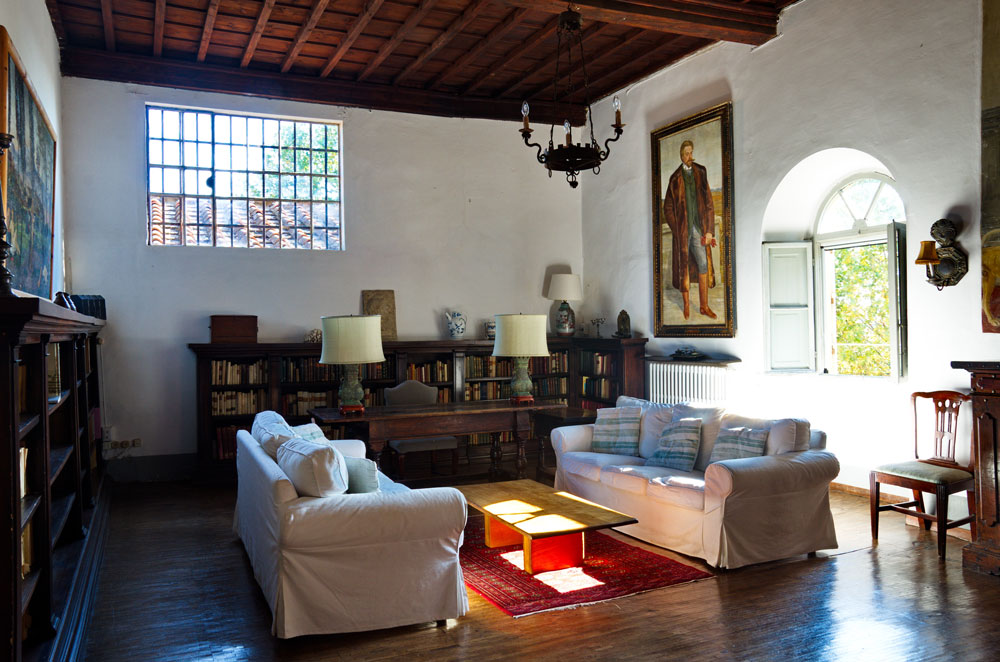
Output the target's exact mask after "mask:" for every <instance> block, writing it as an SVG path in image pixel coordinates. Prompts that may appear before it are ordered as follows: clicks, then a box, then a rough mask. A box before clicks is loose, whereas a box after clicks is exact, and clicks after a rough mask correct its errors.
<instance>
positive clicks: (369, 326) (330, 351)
mask: <svg viewBox="0 0 1000 662" xmlns="http://www.w3.org/2000/svg"><path fill="white" fill-rule="evenodd" d="M320 321H321V322H322V324H323V351H322V353H321V355H320V357H319V362H320V363H326V364H335V365H344V364H351V363H381V362H382V361H385V354H383V353H382V316H381V315H339V316H331V317H323V318H321V319H320Z"/></svg>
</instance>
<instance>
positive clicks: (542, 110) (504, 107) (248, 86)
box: [62, 49, 584, 125]
mask: <svg viewBox="0 0 1000 662" xmlns="http://www.w3.org/2000/svg"><path fill="white" fill-rule="evenodd" d="M62 73H63V75H64V76H77V77H81V78H96V79H99V80H114V81H120V82H123V83H142V84H146V85H160V86H164V87H175V88H179V89H185V90H199V91H204V92H222V93H228V94H246V95H251V96H262V97H267V98H271V99H286V100H289V101H305V102H311V103H322V104H331V105H337V106H350V107H357V108H379V109H383V110H395V111H399V112H409V113H418V114H424V115H438V116H441V117H479V118H483V119H496V120H506V119H510V118H517V117H520V107H521V102H520V101H516V100H505V101H497V100H495V99H485V98H476V97H459V96H457V95H454V94H447V93H443V92H428V91H426V90H418V89H414V88H406V87H393V86H391V85H379V84H375V83H358V82H355V81H339V80H334V79H331V78H324V79H318V78H316V77H314V76H298V75H295V74H290V73H286V74H280V73H277V72H262V71H253V70H248V69H236V68H233V67H224V66H218V65H211V64H198V63H195V62H181V61H167V60H165V59H163V58H152V57H148V56H140V55H127V54H123V53H107V52H104V51H99V50H91V49H69V50H67V51H65V52H64V53H63V58H62ZM531 116H532V118H537V121H539V122H550V123H551V122H556V121H558V122H560V123H561V122H562V121H563V118H564V117H568V118H569V119H570V121H571V122H573V123H574V124H575V125H579V124H582V123H583V121H584V108H583V107H582V106H577V105H570V104H562V103H558V104H553V103H549V102H539V103H538V104H537V107H536V106H535V105H533V106H532V111H531Z"/></svg>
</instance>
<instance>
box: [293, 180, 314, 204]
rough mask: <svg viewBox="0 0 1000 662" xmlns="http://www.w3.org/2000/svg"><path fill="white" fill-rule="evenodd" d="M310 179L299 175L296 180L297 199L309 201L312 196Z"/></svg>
mask: <svg viewBox="0 0 1000 662" xmlns="http://www.w3.org/2000/svg"><path fill="white" fill-rule="evenodd" d="M309 180H310V177H307V176H305V175H299V176H297V177H296V178H295V197H296V198H297V199H299V200H308V199H309V198H310V196H311V191H310V187H311V183H310V181H309Z"/></svg>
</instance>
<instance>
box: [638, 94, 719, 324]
mask: <svg viewBox="0 0 1000 662" xmlns="http://www.w3.org/2000/svg"><path fill="white" fill-rule="evenodd" d="M650 138H651V160H652V171H653V177H652V180H653V293H654V299H653V323H654V333H655V335H656V336H657V337H659V338H674V337H723V338H731V337H733V336H734V335H735V333H736V301H735V296H736V294H735V293H736V289H735V287H734V286H735V283H734V280H733V276H734V269H735V265H734V253H735V244H734V242H733V104H732V103H731V102H729V103H724V104H722V105H719V106H715V107H713V108H709V109H707V110H703V111H701V112H700V113H698V114H696V115H692V116H691V117H688V118H686V119H683V120H680V121H678V122H673V123H672V124H668V125H667V126H664V127H661V128H659V129H656V130H655V131H653V132H652V134H651V137H650Z"/></svg>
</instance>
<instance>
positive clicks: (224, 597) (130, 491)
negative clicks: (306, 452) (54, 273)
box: [85, 484, 1000, 662]
mask: <svg viewBox="0 0 1000 662" xmlns="http://www.w3.org/2000/svg"><path fill="white" fill-rule="evenodd" d="M833 502H834V510H835V515H836V520H837V531H838V536H839V539H840V545H841V546H840V549H839V550H835V551H831V552H829V553H821V554H820V555H819V556H818V557H817V558H806V557H799V558H797V559H793V560H788V561H781V562H776V563H769V564H762V565H758V566H752V567H749V568H743V569H739V570H734V571H730V572H724V573H720V574H719V575H718V576H717V577H716V578H714V579H709V580H705V581H701V582H697V583H693V584H686V585H682V586H676V587H671V588H666V589H660V590H655V591H650V592H648V593H644V594H640V595H636V596H632V597H628V598H622V599H619V600H612V601H609V602H604V603H600V604H597V605H591V606H588V607H581V608H578V609H572V610H566V611H557V612H549V613H544V614H536V615H532V616H526V617H524V618H520V619H513V618H511V617H509V616H507V615H505V614H504V613H502V612H501V611H500V610H498V609H496V608H495V607H493V606H492V605H490V604H489V603H487V602H486V601H485V600H483V599H482V598H480V597H479V596H477V595H476V594H475V593H472V592H471V591H470V596H469V599H470V605H471V610H470V612H469V614H467V615H466V616H464V617H463V618H460V619H458V620H455V621H449V622H448V624H447V626H446V627H442V628H437V627H434V626H433V624H427V625H416V626H411V627H403V628H396V629H393V630H383V631H378V632H368V633H360V634H349V635H330V636H323V637H302V638H298V639H292V640H287V641H282V640H278V639H275V638H273V637H272V636H271V635H270V623H271V615H270V612H269V610H268V607H267V604H266V603H265V602H264V599H263V597H262V595H261V593H260V590H259V589H258V587H257V584H256V582H255V580H254V578H253V573H252V571H251V569H250V566H249V562H248V560H247V557H246V555H245V553H244V552H243V547H242V545H241V544H240V542H239V541H238V540H237V539H236V538H235V536H234V535H233V534H232V532H231V521H232V512H233V504H234V496H233V493H232V491H231V490H223V489H217V488H207V487H196V486H191V485H181V484H142V485H127V486H118V487H117V488H116V490H115V493H114V498H113V502H112V509H111V531H110V537H109V543H108V547H107V550H106V554H105V557H104V563H103V568H102V571H101V580H100V587H99V595H98V597H97V608H96V611H95V613H94V614H93V616H92V619H91V630H90V637H89V640H88V643H87V648H86V657H85V659H87V660H94V661H107V662H115V661H118V660H122V661H125V660H127V661H129V662H135V661H137V660H143V661H150V662H151V661H160V662H167V661H170V662H174V661H176V662H180V661H184V662H189V661H212V662H229V661H237V660H253V661H255V662H266V661H268V660H288V661H295V662H306V661H319V660H393V659H407V660H505V659H511V658H514V657H515V656H516V657H531V658H533V659H541V660H564V661H565V660H569V659H574V660H580V659H583V660H626V659H637V660H640V659H643V660H644V659H656V660H685V661H693V660H783V661H784V660H851V661H858V660H878V661H879V662H888V661H891V660H905V661H908V662H913V661H916V660H963V661H965V660H996V659H998V653H997V651H998V650H1000V629H998V628H997V621H998V618H1000V578H996V577H985V576H981V575H976V574H972V573H967V572H964V571H963V570H962V566H961V548H962V546H963V544H964V543H963V542H962V541H960V540H957V539H950V541H949V545H948V560H947V561H946V562H944V563H941V562H939V561H938V558H937V554H936V551H935V544H934V538H933V537H932V534H930V533H927V532H924V531H922V530H920V529H918V528H916V527H910V526H905V525H904V524H903V516H902V515H898V514H895V513H885V514H883V515H882V529H881V535H882V539H881V540H880V541H879V545H878V546H877V547H872V546H871V539H870V534H869V532H868V508H867V502H866V501H865V500H864V499H863V498H861V497H857V496H852V495H847V494H842V493H834V500H833ZM622 538H623V539H626V538H625V537H624V536H622ZM629 540H631V539H629ZM632 542H633V543H635V544H640V543H637V542H636V541H632ZM642 546H644V547H646V548H649V549H653V550H656V548H652V547H650V546H647V545H642ZM660 551H661V552H662V550H660ZM662 553H664V554H667V555H668V556H675V555H672V554H670V553H667V552H662ZM675 558H678V557H676V556H675ZM687 562H689V563H693V561H692V560H690V559H687ZM402 599H405V596H404V597H403V598H402Z"/></svg>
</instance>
